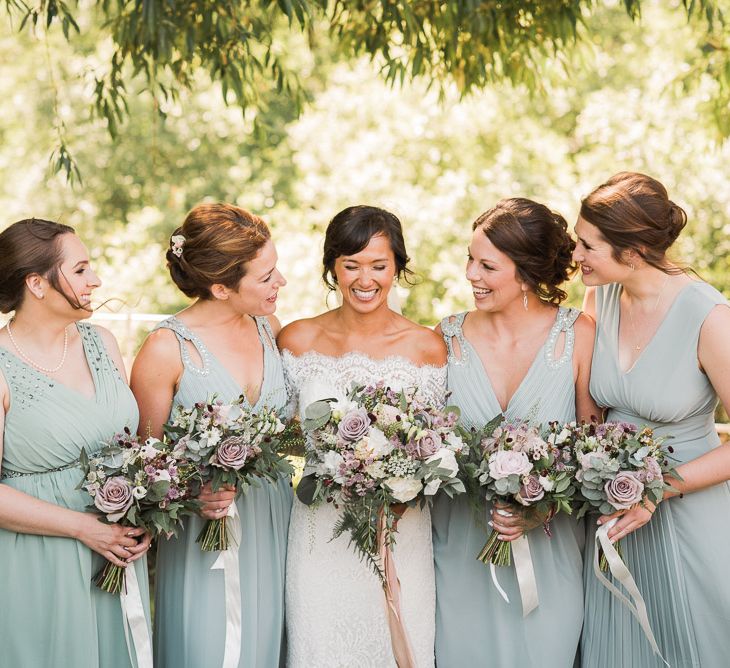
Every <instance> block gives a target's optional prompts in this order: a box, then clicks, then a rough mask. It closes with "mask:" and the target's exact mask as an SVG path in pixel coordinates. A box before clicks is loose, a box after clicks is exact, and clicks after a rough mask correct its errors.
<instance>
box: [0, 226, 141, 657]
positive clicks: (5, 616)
mask: <svg viewBox="0 0 730 668" xmlns="http://www.w3.org/2000/svg"><path fill="white" fill-rule="evenodd" d="M100 284H101V282H100V281H99V278H98V276H97V275H96V274H95V273H94V271H93V270H92V269H91V266H90V264H89V254H88V251H87V250H86V247H85V246H84V244H83V243H82V242H81V240H80V239H79V238H78V237H77V236H76V234H75V233H74V230H73V228H71V227H68V226H67V225H60V224H59V223H54V222H51V221H47V220H40V219H35V218H32V219H29V220H21V221H19V222H17V223H14V224H13V225H11V226H10V227H8V228H7V229H6V230H4V231H3V232H2V233H0V312H2V313H11V312H13V311H14V315H13V317H12V319H11V320H10V322H9V323H8V324H7V325H6V326H5V327H4V328H3V329H2V330H0V403H1V404H2V410H0V434H1V435H0V455H2V465H1V469H0V555H2V556H1V557H0V601H2V604H0V647H1V648H2V649H1V650H0V652H2V664H3V665H6V666H74V667H75V668H96V667H97V666H105V667H110V668H129V667H130V666H132V665H133V664H132V663H131V660H130V654H129V653H128V650H127V644H126V641H125V627H124V621H123V619H122V610H121V606H120V603H119V597H118V596H113V595H112V594H108V593H107V592H104V591H102V590H101V589H98V588H97V587H96V586H95V585H94V584H92V578H93V576H94V575H95V574H96V572H97V571H98V570H99V569H100V568H101V567H102V566H103V564H104V559H108V560H109V561H111V562H113V563H114V564H116V565H117V566H123V567H127V568H135V569H136V571H137V578H138V580H139V582H140V587H141V589H142V595H143V601H147V600H149V593H148V591H147V564H146V556H145V553H146V552H147V549H148V548H149V543H150V539H149V537H148V536H143V532H142V530H141V529H130V528H129V527H121V526H119V525H116V524H104V523H102V522H100V521H99V517H98V515H96V514H94V513H90V512H85V510H86V507H87V505H88V504H89V497H88V495H87V494H86V493H85V492H82V491H80V490H78V489H77V485H78V484H79V481H80V480H81V477H82V474H81V471H80V470H79V467H78V463H79V462H78V458H79V453H80V451H81V449H82V448H85V449H86V450H87V452H95V451H96V450H98V449H99V444H100V442H101V441H104V440H108V439H110V438H111V437H112V436H113V435H114V434H115V433H118V432H120V431H122V430H123V429H124V428H125V427H128V428H129V429H132V430H134V429H136V428H137V420H138V413H137V405H136V404H135V402H134V397H133V396H132V393H131V392H130V390H129V387H128V386H127V381H126V374H125V370H124V365H123V363H122V358H121V355H120V353H119V348H118V346H117V342H116V341H115V340H114V337H113V336H112V335H111V334H110V333H109V332H108V331H106V330H104V329H101V328H99V327H95V326H92V325H89V324H88V323H84V322H82V321H83V320H84V319H86V318H88V317H89V316H90V315H91V313H92V309H91V293H92V292H93V291H94V289H95V288H97V287H99V285H100ZM131 562H135V563H134V564H131ZM146 612H147V614H149V611H146Z"/></svg>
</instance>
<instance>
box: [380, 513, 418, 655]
mask: <svg viewBox="0 0 730 668" xmlns="http://www.w3.org/2000/svg"><path fill="white" fill-rule="evenodd" d="M385 529H386V526H385V517H384V513H383V509H382V508H381V509H380V512H379V513H378V555H379V557H380V563H381V564H383V571H384V572H385V582H384V583H383V592H384V593H385V604H386V611H387V614H388V628H389V629H390V645H391V647H392V648H393V656H394V657H395V662H396V664H397V665H398V668H415V667H416V661H415V659H414V658H413V650H412V649H411V642H410V640H409V639H408V632H407V631H406V627H405V625H404V624H403V620H402V619H401V610H400V580H398V574H397V572H396V568H395V559H394V557H393V550H392V549H391V548H390V546H389V545H388V544H387V541H386V540H385Z"/></svg>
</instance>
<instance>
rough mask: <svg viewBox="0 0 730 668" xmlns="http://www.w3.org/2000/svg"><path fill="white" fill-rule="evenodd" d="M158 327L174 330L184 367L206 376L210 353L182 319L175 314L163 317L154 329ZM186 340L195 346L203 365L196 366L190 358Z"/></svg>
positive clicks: (208, 371)
mask: <svg viewBox="0 0 730 668" xmlns="http://www.w3.org/2000/svg"><path fill="white" fill-rule="evenodd" d="M158 329H169V330H171V331H172V332H174V334H175V336H176V337H177V340H178V343H179V344H180V358H181V359H182V363H183V366H184V367H185V368H186V369H189V370H190V371H192V372H194V373H198V374H200V375H202V376H207V375H208V374H209V373H210V354H209V353H208V349H207V348H206V347H205V344H204V343H203V342H202V341H201V340H200V337H198V335H197V334H195V333H194V332H193V331H192V330H191V329H190V328H189V327H188V326H187V325H186V324H185V323H184V322H183V321H182V320H180V319H179V318H177V317H176V316H174V315H173V316H171V317H169V318H165V320H163V321H162V322H160V323H158V324H157V326H156V327H155V329H154V330H152V331H155V330H158ZM186 341H189V342H190V343H192V344H193V346H195V349H196V350H197V351H198V355H200V359H201V360H202V362H203V366H202V367H199V366H196V365H195V364H194V363H193V361H192V359H191V358H190V350H189V349H188V347H187V345H186Z"/></svg>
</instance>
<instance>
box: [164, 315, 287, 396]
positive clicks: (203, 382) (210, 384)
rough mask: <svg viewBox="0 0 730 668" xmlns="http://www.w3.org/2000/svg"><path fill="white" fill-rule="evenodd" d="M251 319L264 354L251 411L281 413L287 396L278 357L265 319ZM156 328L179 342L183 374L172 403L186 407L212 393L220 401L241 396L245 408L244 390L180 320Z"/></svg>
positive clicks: (168, 320) (272, 335) (257, 317)
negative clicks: (196, 359)
mask: <svg viewBox="0 0 730 668" xmlns="http://www.w3.org/2000/svg"><path fill="white" fill-rule="evenodd" d="M254 320H255V322H256V329H257V332H258V343H259V345H261V346H262V347H263V351H264V363H263V379H262V381H261V388H260V390H259V395H258V398H257V400H256V402H255V403H254V405H253V406H251V408H252V409H253V410H257V409H259V408H263V407H266V408H269V409H275V410H283V409H284V407H285V406H286V402H287V394H286V387H285V384H284V372H283V369H282V365H281V357H280V355H279V351H278V349H277V347H276V341H275V338H274V333H273V332H272V330H271V326H270V325H269V321H268V320H267V319H266V318H265V317H263V316H256V317H255V318H254ZM157 327H158V328H160V327H163V328H166V329H170V330H172V331H173V332H174V334H175V336H176V337H177V339H178V342H179V343H180V357H181V359H182V363H183V375H182V377H181V379H180V385H179V387H178V389H177V392H176V393H175V397H174V399H173V404H175V405H181V406H185V407H190V406H192V405H193V404H195V403H196V402H198V401H204V400H205V399H207V398H208V397H210V396H211V395H212V394H216V395H217V396H218V398H219V399H222V400H223V401H231V400H233V399H236V398H238V397H239V396H243V397H244V400H245V401H246V404H247V405H248V399H247V397H246V393H245V392H244V389H245V388H242V387H241V386H240V385H239V384H238V382H237V381H236V380H235V379H234V378H233V376H232V375H231V373H230V371H229V370H228V369H227V368H226V367H225V366H223V364H222V363H221V362H220V361H219V360H218V358H217V357H216V356H215V353H214V351H211V350H208V348H207V347H206V346H205V344H204V343H203V341H202V340H201V339H200V337H199V336H198V335H197V334H195V332H193V331H192V330H191V329H190V328H189V327H188V326H187V325H186V324H185V323H184V322H182V320H180V319H179V318H177V317H175V316H172V317H171V318H167V319H166V320H163V321H162V322H161V323H160V324H159V325H158V326H157ZM186 341H189V342H190V343H191V344H192V345H193V346H194V347H195V349H196V350H197V352H198V355H199V356H200V360H201V361H202V365H197V364H196V363H195V362H194V361H193V360H192V359H191V357H190V351H189V350H188V347H187V344H186Z"/></svg>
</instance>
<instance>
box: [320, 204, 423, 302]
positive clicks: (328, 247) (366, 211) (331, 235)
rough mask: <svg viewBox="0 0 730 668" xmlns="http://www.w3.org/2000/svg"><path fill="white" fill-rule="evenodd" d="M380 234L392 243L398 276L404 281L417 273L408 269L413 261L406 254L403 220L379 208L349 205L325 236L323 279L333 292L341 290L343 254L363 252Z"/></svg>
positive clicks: (340, 213)
mask: <svg viewBox="0 0 730 668" xmlns="http://www.w3.org/2000/svg"><path fill="white" fill-rule="evenodd" d="M379 234H382V235H383V236H384V237H386V238H387V239H388V241H389V242H390V249H391V250H392V251H393V255H394V257H395V268H396V276H397V277H398V278H399V279H400V278H401V277H402V276H404V275H405V276H406V278H408V277H410V276H411V275H412V274H413V272H412V271H411V270H410V269H409V268H408V262H409V260H410V258H409V257H408V253H407V252H406V244H405V241H404V240H403V228H402V226H401V223H400V220H398V218H397V217H396V216H395V215H393V214H392V213H390V212H389V211H386V210H385V209H379V208H378V207H376V206H364V205H359V206H349V207H347V208H346V209H343V210H342V211H340V212H339V213H338V214H337V215H336V216H335V217H334V218H333V219H332V220H331V221H330V223H329V225H327V231H326V232H325V236H324V254H323V256H322V264H323V267H324V269H323V271H322V279H323V280H324V282H325V285H326V286H327V287H328V288H329V289H330V290H334V289H335V288H336V287H337V279H336V278H335V260H336V259H337V258H338V257H342V256H343V255H346V256H349V255H355V254H356V253H359V252H360V251H361V250H363V249H364V248H365V247H366V246H367V245H368V243H370V239H372V238H373V237H375V236H377V235H379Z"/></svg>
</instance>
